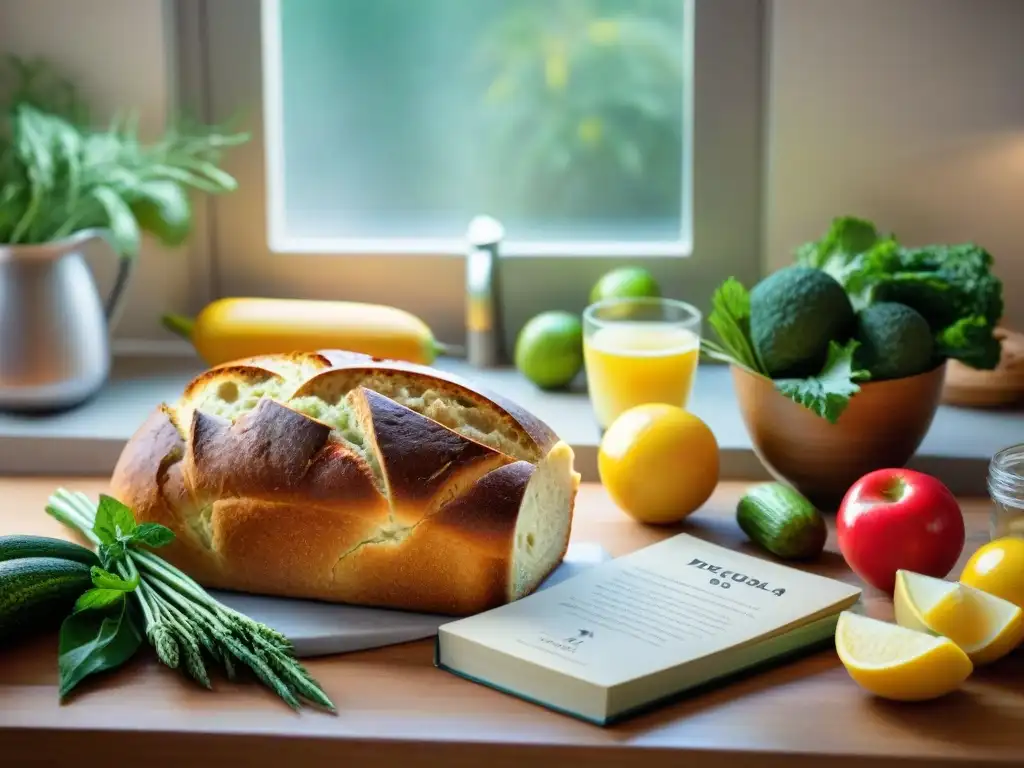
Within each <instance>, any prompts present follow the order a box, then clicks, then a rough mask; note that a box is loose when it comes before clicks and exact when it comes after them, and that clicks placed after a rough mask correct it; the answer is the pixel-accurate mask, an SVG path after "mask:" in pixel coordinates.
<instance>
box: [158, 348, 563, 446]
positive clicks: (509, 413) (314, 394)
mask: <svg viewBox="0 0 1024 768" xmlns="http://www.w3.org/2000/svg"><path fill="white" fill-rule="evenodd" d="M360 387H363V388H365V389H367V390H370V391H372V392H374V393H376V394H378V395H383V396H384V397H385V398H387V399H389V400H392V401H394V402H396V403H398V404H399V405H403V406H405V407H406V408H409V409H411V410H413V411H415V412H417V413H419V414H420V415H423V416H426V417H428V418H429V419H432V420H433V421H436V422H438V423H439V424H442V425H444V426H445V427H448V429H450V430H453V431H455V432H457V433H458V434H460V435H462V436H463V437H466V438H469V439H470V440H472V441H474V442H477V443H480V444H482V445H486V446H488V447H489V448H492V449H494V450H496V451H498V452H500V453H504V454H506V455H508V456H511V457H513V458H515V459H519V460H523V461H529V462H532V463H536V462H537V461H539V460H540V459H541V458H542V457H543V456H544V454H545V453H547V451H548V450H550V448H551V447H552V446H553V445H554V444H555V443H556V442H557V441H558V438H557V436H556V435H555V433H554V432H553V431H552V430H551V429H550V428H549V427H548V426H547V425H546V424H544V423H543V422H541V421H540V420H539V419H537V418H536V417H535V416H533V415H532V414H530V413H528V412H527V411H525V410H523V409H522V408H520V407H519V406H518V405H515V404H514V403H511V402H509V401H507V400H506V399H505V398H503V397H501V396H500V395H497V394H495V393H492V392H487V391H486V390H484V389H482V388H480V387H479V386H477V385H475V384H470V383H469V382H466V381H464V380H462V379H461V378H460V377H457V376H455V375H452V374H449V373H447V372H442V371H439V370H437V369H434V368H429V367H427V366H421V365H417V364H415V363H405V362H402V361H394V360H379V359H377V358H373V357H370V356H369V355H362V354H359V353H355V352H345V351H340V350H325V351H321V352H316V353H297V354H288V355H267V356H262V357H254V358H247V359H243V360H238V361H235V362H232V363H228V364H224V365H221V366H217V367H214V368H211V369H210V370H208V371H206V372H205V373H203V374H201V375H199V376H198V377H196V378H195V379H194V380H193V381H192V382H191V383H190V384H189V385H188V387H186V389H185V392H184V393H183V395H182V396H181V398H180V399H179V400H178V401H177V403H175V404H174V405H172V406H171V410H172V412H173V418H174V421H175V423H176V424H177V426H178V428H179V430H180V431H181V433H182V434H183V435H187V434H188V433H189V430H190V426H191V422H192V413H193V412H194V411H196V410H199V411H202V412H204V413H206V414H208V415H215V416H220V417H223V418H226V419H229V420H234V419H235V418H237V417H238V416H240V415H242V414H243V413H246V412H248V411H251V410H252V409H254V408H255V407H256V405H257V404H258V402H259V400H260V398H262V397H264V396H266V397H269V398H271V399H273V400H276V401H277V402H280V403H283V404H285V405H287V406H288V407H289V408H291V409H293V410H296V411H299V412H300V413H304V414H306V415H307V416H311V417H313V418H314V419H317V420H318V421H321V422H323V423H326V424H329V425H330V426H331V427H332V428H333V429H334V437H336V438H339V439H341V440H343V441H347V442H349V443H352V444H353V447H354V448H355V449H356V450H357V452H359V453H361V454H364V447H363V445H362V442H361V441H362V438H363V436H362V435H360V434H359V433H358V429H357V428H355V427H354V426H353V420H352V419H353V413H352V410H351V407H350V406H349V403H348V402H347V401H346V396H347V395H348V394H349V393H350V392H352V391H354V390H356V389H358V388H360ZM364 455H365V454H364ZM366 458H367V460H368V461H370V462H371V463H372V462H373V457H370V456H367V457H366Z"/></svg>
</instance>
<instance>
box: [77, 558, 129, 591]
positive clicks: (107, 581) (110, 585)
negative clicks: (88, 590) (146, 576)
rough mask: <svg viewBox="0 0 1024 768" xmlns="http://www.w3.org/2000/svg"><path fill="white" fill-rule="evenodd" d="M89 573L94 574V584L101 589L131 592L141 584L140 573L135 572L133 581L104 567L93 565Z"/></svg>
mask: <svg viewBox="0 0 1024 768" xmlns="http://www.w3.org/2000/svg"><path fill="white" fill-rule="evenodd" d="M89 573H91V574H92V583H93V586H95V587H98V588H99V589H116V590H118V591H120V592H131V591H132V590H133V589H135V588H136V587H137V586H139V574H138V573H136V574H135V578H134V579H132V580H131V581H128V580H127V579H122V578H121V577H120V576H118V575H117V574H116V573H111V572H110V571H105V570H103V569H102V568H99V567H97V566H95V565H94V566H93V567H92V568H91V569H90V570H89Z"/></svg>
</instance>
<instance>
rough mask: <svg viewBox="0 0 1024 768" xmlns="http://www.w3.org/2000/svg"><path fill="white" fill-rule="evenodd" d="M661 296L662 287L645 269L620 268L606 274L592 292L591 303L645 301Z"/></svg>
mask: <svg viewBox="0 0 1024 768" xmlns="http://www.w3.org/2000/svg"><path fill="white" fill-rule="evenodd" d="M659 296H661V286H659V285H658V281H657V280H655V279H654V275H652V274H651V273H650V272H648V271H647V270H646V269H644V268H643V267H619V268H618V269H613V270H612V271H611V272H607V273H605V274H604V275H603V276H602V277H601V279H600V280H598V281H597V283H595V284H594V287H593V288H592V289H591V290H590V303H591V304H596V303H597V302H599V301H604V300H605V299H643V298H648V297H651V298H657V297H659Z"/></svg>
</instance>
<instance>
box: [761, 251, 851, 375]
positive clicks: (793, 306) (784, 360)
mask: <svg viewBox="0 0 1024 768" xmlns="http://www.w3.org/2000/svg"><path fill="white" fill-rule="evenodd" d="M855 327H856V315H855V314H854V311H853V305H852V304H851V303H850V297H849V296H847V295H846V291H845V290H844V289H843V286H842V285H840V284H839V282H838V281H837V280H836V279H835V278H834V277H832V276H831V275H829V274H828V273H827V272H824V271H822V270H820V269H816V268H814V267H805V266H800V265H793V266H789V267H784V268H782V269H780V270H778V271H776V272H773V273H772V274H770V275H768V277H766V278H764V279H763V280H761V282H759V283H758V284H757V285H755V286H754V287H753V289H751V291H750V337H751V341H752V342H753V344H754V348H755V349H756V350H757V354H758V357H760V358H761V363H762V365H763V366H764V368H765V372H766V373H767V374H768V375H769V376H770V377H772V378H773V379H774V378H789V377H803V376H813V375H814V374H816V373H818V372H819V371H820V370H821V367H822V366H823V365H824V364H825V358H826V355H827V354H828V345H829V342H830V341H838V342H844V341H846V340H847V339H849V337H850V335H851V334H852V333H853V331H854V329H855Z"/></svg>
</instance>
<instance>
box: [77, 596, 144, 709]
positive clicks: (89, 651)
mask: <svg viewBox="0 0 1024 768" xmlns="http://www.w3.org/2000/svg"><path fill="white" fill-rule="evenodd" d="M140 645H142V635H141V634H140V633H139V630H138V627H137V626H136V625H135V621H134V619H133V617H132V614H131V613H130V612H129V611H128V601H127V600H125V599H124V598H123V596H122V598H121V599H120V600H118V601H116V602H115V603H113V604H112V605H111V606H109V608H107V609H98V610H88V611H81V612H77V613H72V614H71V615H70V616H68V617H67V618H66V619H64V623H63V624H61V627H60V641H59V646H58V657H57V668H58V671H59V673H60V698H61V699H63V698H64V697H65V696H67V695H68V693H70V692H71V690H72V689H73V688H74V687H75V686H76V685H78V684H79V683H81V682H82V680H84V679H85V678H87V677H88V676H90V675H96V674H99V673H101V672H105V671H108V670H112V669H116V668H117V667H119V666H121V665H122V664H124V663H125V662H126V661H128V659H130V658H131V657H132V656H133V655H134V654H135V652H136V651H137V650H138V649H139V646H140Z"/></svg>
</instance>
